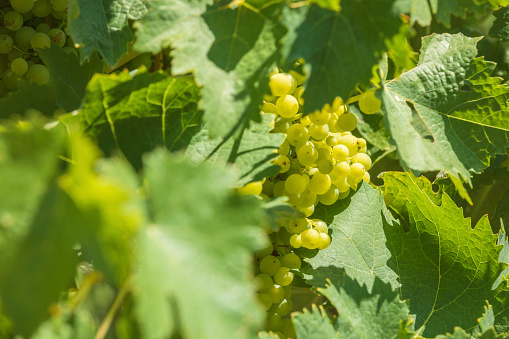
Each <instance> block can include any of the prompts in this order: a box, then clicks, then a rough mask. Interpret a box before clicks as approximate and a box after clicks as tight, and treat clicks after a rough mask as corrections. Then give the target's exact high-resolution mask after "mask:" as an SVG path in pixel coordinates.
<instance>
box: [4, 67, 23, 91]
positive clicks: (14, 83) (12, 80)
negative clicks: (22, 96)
mask: <svg viewBox="0 0 509 339" xmlns="http://www.w3.org/2000/svg"><path fill="white" fill-rule="evenodd" d="M19 79H21V76H20V75H17V74H14V72H13V71H12V70H11V69H8V70H6V71H5V73H4V76H3V78H2V82H3V84H4V86H5V88H7V89H8V90H9V91H17V90H18V88H19V84H18V80H19Z"/></svg>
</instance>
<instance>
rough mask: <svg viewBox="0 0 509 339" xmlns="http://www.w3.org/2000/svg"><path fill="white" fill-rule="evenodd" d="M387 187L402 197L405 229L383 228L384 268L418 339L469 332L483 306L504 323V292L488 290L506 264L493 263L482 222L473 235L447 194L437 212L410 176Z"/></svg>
mask: <svg viewBox="0 0 509 339" xmlns="http://www.w3.org/2000/svg"><path fill="white" fill-rule="evenodd" d="M389 176H391V174H390V173H388V174H385V175H384V177H385V178H387V177H389ZM391 184H392V185H397V186H398V189H397V190H396V189H394V188H393V192H396V191H398V192H404V193H403V194H404V195H405V196H404V197H402V198H405V197H406V205H405V209H406V211H407V212H403V211H401V212H400V214H403V213H408V216H409V221H410V228H409V230H408V231H405V230H404V229H403V227H401V226H397V225H396V224H395V225H389V224H386V225H385V227H384V228H385V235H386V237H387V241H386V246H387V248H388V249H389V250H390V252H391V254H392V256H391V258H390V259H389V262H388V265H389V266H390V267H391V268H392V269H393V270H394V272H396V273H397V275H398V277H399V282H400V283H401V287H400V294H401V297H402V298H403V299H407V298H409V299H410V313H412V314H415V315H416V327H417V328H420V330H419V331H420V332H421V333H422V335H424V336H428V337H429V336H434V335H437V334H441V333H446V332H452V331H453V329H454V327H455V326H459V327H462V328H464V329H466V330H467V331H469V330H472V329H473V328H474V327H475V326H477V321H476V320H477V318H479V316H480V315H481V313H482V310H483V306H484V305H485V302H486V300H488V301H489V302H490V304H492V305H493V308H494V310H495V312H496V313H497V314H499V315H500V321H503V319H504V318H505V317H507V315H506V314H507V291H505V290H504V288H505V287H504V284H500V285H499V286H498V287H497V288H495V289H493V290H492V286H493V284H494V283H495V281H496V280H497V278H498V277H499V275H500V274H501V273H502V271H503V270H504V269H505V268H506V267H507V264H504V263H499V261H498V259H499V253H500V250H501V246H497V236H496V235H494V234H493V233H492V231H491V227H490V225H489V222H488V221H487V218H486V217H484V218H482V219H481V220H480V221H479V222H478V223H477V225H476V227H475V228H474V229H472V228H471V225H470V220H469V219H464V218H463V215H462V211H461V209H459V208H458V207H456V205H455V204H454V203H453V202H452V200H451V199H450V198H449V196H448V195H447V194H443V195H442V204H441V206H437V205H435V204H434V203H433V202H432V201H431V200H430V198H429V196H428V194H429V193H426V192H423V191H422V190H421V188H420V187H419V185H418V183H416V182H415V178H414V177H412V176H410V175H406V178H405V180H401V178H400V179H398V180H393V181H391ZM426 186H427V185H425V186H424V187H426ZM396 199H398V198H396ZM396 199H395V200H396ZM498 324H500V323H499V322H498V319H497V325H498Z"/></svg>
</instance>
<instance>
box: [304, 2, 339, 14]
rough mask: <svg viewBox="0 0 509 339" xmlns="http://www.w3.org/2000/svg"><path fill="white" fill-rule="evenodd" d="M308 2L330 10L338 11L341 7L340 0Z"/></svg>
mask: <svg viewBox="0 0 509 339" xmlns="http://www.w3.org/2000/svg"><path fill="white" fill-rule="evenodd" d="M309 2H310V3H312V4H313V3H314V4H317V5H318V6H320V7H322V8H326V9H330V10H331V11H336V12H339V10H340V9H341V6H340V3H341V0H310V1H309Z"/></svg>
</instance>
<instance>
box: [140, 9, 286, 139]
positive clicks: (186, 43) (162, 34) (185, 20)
mask: <svg viewBox="0 0 509 339" xmlns="http://www.w3.org/2000/svg"><path fill="white" fill-rule="evenodd" d="M147 3H148V5H149V7H150V8H151V9H150V10H149V12H148V14H147V15H146V16H145V18H144V19H143V20H141V21H140V22H139V24H138V25H137V28H138V32H137V42H136V44H135V48H136V49H137V50H139V51H144V52H153V53H155V52H157V51H159V50H160V49H162V48H164V47H166V46H168V45H171V46H172V47H173V50H172V54H171V55H172V57H173V59H172V68H171V71H172V72H173V73H174V74H187V73H190V72H193V73H194V74H195V78H196V82H197V83H198V84H199V85H200V86H203V90H202V99H201V101H200V107H202V108H203V109H204V110H205V117H204V119H205V121H206V122H207V125H208V129H209V133H210V135H211V137H213V138H215V137H218V136H225V135H227V134H228V133H231V132H232V130H235V129H237V128H238V127H239V126H241V127H242V126H243V125H242V124H240V125H239V123H240V120H250V119H255V120H259V115H258V112H259V109H258V106H259V105H260V104H261V102H262V96H263V94H264V93H267V92H268V85H267V83H268V73H269V69H270V67H272V66H273V64H275V62H276V60H277V58H276V56H277V48H276V46H277V44H278V41H279V39H280V38H281V35H282V33H283V28H282V27H281V26H280V25H279V24H278V21H277V19H278V15H279V13H280V11H281V7H282V2H280V1H274V2H270V3H267V2H266V1H260V0H248V1H239V2H234V3H231V4H230V1H219V2H216V3H215V4H214V5H211V6H209V7H206V5H208V4H210V3H212V1H210V0H208V1H207V0H194V1H184V0H176V1H171V2H161V1H158V0H149V1H148V2H147Z"/></svg>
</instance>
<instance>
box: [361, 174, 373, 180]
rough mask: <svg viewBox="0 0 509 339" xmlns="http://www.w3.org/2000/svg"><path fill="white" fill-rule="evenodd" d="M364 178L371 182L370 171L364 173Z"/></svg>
mask: <svg viewBox="0 0 509 339" xmlns="http://www.w3.org/2000/svg"><path fill="white" fill-rule="evenodd" d="M362 180H364V181H365V182H369V181H370V180H371V176H370V175H369V172H366V173H364V175H363V176H362Z"/></svg>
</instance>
